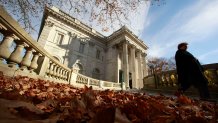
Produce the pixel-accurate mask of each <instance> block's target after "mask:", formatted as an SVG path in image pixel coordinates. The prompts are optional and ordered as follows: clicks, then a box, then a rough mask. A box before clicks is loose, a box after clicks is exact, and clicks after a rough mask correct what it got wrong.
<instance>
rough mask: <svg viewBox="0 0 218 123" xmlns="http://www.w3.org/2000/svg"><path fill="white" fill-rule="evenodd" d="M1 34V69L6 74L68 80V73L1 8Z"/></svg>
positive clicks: (67, 70) (64, 67) (67, 69)
mask: <svg viewBox="0 0 218 123" xmlns="http://www.w3.org/2000/svg"><path fill="white" fill-rule="evenodd" d="M0 33H1V35H2V37H3V40H2V41H1V44H0V60H1V63H0V65H1V69H0V70H3V71H4V73H5V74H7V75H9V76H12V75H17V74H20V75H28V76H32V77H36V76H37V75H38V76H41V77H47V78H48V79H49V78H51V79H56V80H60V81H69V80H70V71H71V70H70V69H69V68H67V67H66V66H64V65H63V64H61V63H60V62H59V61H57V60H56V59H55V58H54V57H53V56H51V55H50V54H49V53H48V52H47V51H45V50H44V49H43V48H42V47H41V46H40V45H39V44H38V42H36V41H35V40H34V39H32V37H31V36H30V35H29V34H28V33H27V32H26V31H25V30H24V29H23V28H22V27H21V26H20V25H19V24H18V23H17V22H16V21H15V20H14V19H13V18H12V17H11V16H10V15H9V14H8V13H7V12H6V11H5V10H4V9H3V8H2V7H0ZM12 46H14V49H13V47H12Z"/></svg>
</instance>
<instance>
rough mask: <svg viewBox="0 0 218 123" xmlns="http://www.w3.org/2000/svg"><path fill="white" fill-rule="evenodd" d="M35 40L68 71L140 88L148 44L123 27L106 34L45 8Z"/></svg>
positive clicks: (64, 14) (55, 9)
mask: <svg viewBox="0 0 218 123" xmlns="http://www.w3.org/2000/svg"><path fill="white" fill-rule="evenodd" d="M38 42H39V43H40V44H41V45H42V46H43V47H44V49H46V50H47V51H48V52H49V53H50V54H52V55H53V57H54V58H56V59H57V60H58V61H60V62H61V63H63V64H64V65H66V66H67V67H69V68H71V69H72V71H74V72H76V73H79V74H83V75H85V76H88V77H92V78H95V79H99V80H105V81H111V82H115V83H125V84H123V85H125V88H127V89H128V88H138V89H139V88H142V87H143V78H144V77H145V76H147V67H146V66H147V63H146V56H147V54H146V51H147V49H148V47H147V46H146V45H145V44H144V43H143V41H142V40H140V39H139V38H138V37H137V36H136V35H135V34H133V33H132V32H131V31H130V30H129V29H128V28H127V27H125V26H123V27H122V28H120V29H119V30H117V31H115V32H114V33H113V34H111V35H110V36H104V35H102V34H101V33H99V32H97V31H95V30H94V29H93V28H91V27H89V26H87V25H85V24H84V23H82V22H81V21H79V20H77V19H76V18H73V17H71V16H70V15H68V14H67V13H65V12H63V11H61V10H60V9H58V8H56V7H52V8H49V7H46V8H45V11H44V15H43V19H42V23H41V28H40V33H39V37H38Z"/></svg>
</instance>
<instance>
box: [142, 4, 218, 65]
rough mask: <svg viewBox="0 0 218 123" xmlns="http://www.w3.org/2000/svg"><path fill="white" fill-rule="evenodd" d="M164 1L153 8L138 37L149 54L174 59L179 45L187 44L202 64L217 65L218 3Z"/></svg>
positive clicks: (150, 9)
mask: <svg viewBox="0 0 218 123" xmlns="http://www.w3.org/2000/svg"><path fill="white" fill-rule="evenodd" d="M165 1H166V4H164V5H161V6H150V8H149V11H148V14H147V16H146V17H145V18H146V20H145V23H144V29H143V30H142V32H141V34H140V36H139V37H140V39H142V40H144V42H145V44H147V46H148V47H149V50H148V55H149V56H154V57H166V58H170V57H174V55H175V52H176V50H177V44H178V43H180V42H184V41H185V42H187V43H188V44H189V45H188V51H189V52H191V53H192V54H193V55H194V56H195V57H196V58H198V59H199V61H200V62H201V63H202V64H210V63H218V0H165Z"/></svg>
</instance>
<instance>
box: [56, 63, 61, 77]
mask: <svg viewBox="0 0 218 123" xmlns="http://www.w3.org/2000/svg"><path fill="white" fill-rule="evenodd" d="M60 69H61V67H59V66H58V67H57V79H60Z"/></svg>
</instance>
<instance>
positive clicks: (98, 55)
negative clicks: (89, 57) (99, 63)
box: [96, 50, 101, 59]
mask: <svg viewBox="0 0 218 123" xmlns="http://www.w3.org/2000/svg"><path fill="white" fill-rule="evenodd" d="M100 53H101V51H100V50H97V51H96V58H97V59H100Z"/></svg>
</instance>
